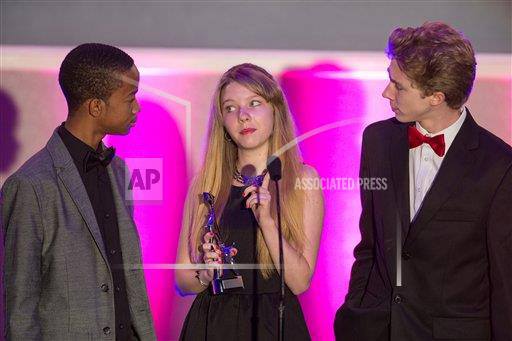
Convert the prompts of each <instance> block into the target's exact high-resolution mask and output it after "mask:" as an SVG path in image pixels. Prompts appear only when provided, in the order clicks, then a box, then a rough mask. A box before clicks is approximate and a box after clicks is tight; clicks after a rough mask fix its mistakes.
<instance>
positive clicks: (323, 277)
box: [281, 64, 366, 340]
mask: <svg viewBox="0 0 512 341" xmlns="http://www.w3.org/2000/svg"><path fill="white" fill-rule="evenodd" d="M332 75H351V72H350V71H347V70H342V69H340V68H338V67H337V66H334V65H329V64H324V65H318V66H315V67H313V68H311V69H300V70H291V71H286V72H284V73H283V75H282V77H281V84H282V87H283V90H284V92H285V93H286V97H287V99H288V103H289V105H290V110H291V111H292V113H293V115H294V117H295V121H296V124H297V130H298V135H301V134H304V133H306V132H308V131H310V130H312V129H315V128H317V127H320V126H322V125H326V124H329V123H334V122H336V121H340V120H345V119H350V118H360V119H361V122H360V123H356V124H351V125H347V126H344V127H339V128H335V129H333V130H329V131H326V132H323V133H321V134H319V135H316V136H312V137H310V138H309V139H307V140H305V141H303V142H302V143H301V144H300V148H301V150H302V153H303V157H304V161H305V162H306V163H307V164H309V165H312V166H314V167H315V168H316V169H317V171H318V173H319V175H320V177H322V178H352V179H356V178H357V177H358V169H359V158H360V139H361V134H362V129H363V123H362V121H363V120H364V116H365V113H366V109H365V98H364V97H365V94H364V91H363V87H362V83H361V81H360V80H358V79H354V78H351V77H332ZM322 76H327V77H322ZM346 187H348V188H345V189H344V188H343V185H342V186H341V188H338V189H333V190H329V189H325V190H324V197H325V223H324V229H323V234H322V239H321V243H320V250H319V255H318V262H317V266H316V271H315V275H314V277H313V280H312V283H311V287H310V288H309V290H308V291H307V292H306V293H304V294H303V295H302V296H301V298H300V300H301V305H302V308H303V310H304V314H305V316H306V320H307V323H308V327H309V331H310V333H311V336H312V338H313V340H334V332H333V323H334V315H335V313H336V310H337V309H338V308H339V306H340V305H341V304H342V302H343V300H344V296H345V293H346V291H347V287H348V280H349V275H350V269H351V266H352V262H353V256H352V250H353V247H354V245H355V244H356V243H357V242H358V241H359V239H360V236H359V230H358V218H359V213H360V203H359V190H358V187H357V186H355V187H354V188H353V189H350V186H346Z"/></svg>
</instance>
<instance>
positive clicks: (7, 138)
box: [0, 89, 19, 340]
mask: <svg viewBox="0 0 512 341" xmlns="http://www.w3.org/2000/svg"><path fill="white" fill-rule="evenodd" d="M17 121H18V109H17V108H16V105H15V104H14V101H13V99H12V98H11V96H10V95H9V94H8V93H7V92H5V91H4V90H2V89H0V174H1V173H4V172H6V171H7V170H8V169H9V168H11V166H12V164H13V163H14V160H16V153H17V151H18V148H19V145H18V142H17V141H16V139H15V137H14V131H15V128H16V124H17ZM4 180H5V179H3V177H2V178H0V186H2V185H3V182H4ZM1 208H2V197H1V195H0V238H1V240H2V242H1V243H0V268H1V270H2V271H0V294H1V296H0V297H1V298H2V299H0V333H1V334H0V340H3V338H4V328H5V326H4V320H5V302H4V299H3V298H4V294H5V292H4V284H3V283H4V271H3V270H4V243H3V240H4V228H3V221H2V216H1Z"/></svg>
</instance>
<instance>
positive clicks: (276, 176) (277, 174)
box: [267, 155, 285, 341]
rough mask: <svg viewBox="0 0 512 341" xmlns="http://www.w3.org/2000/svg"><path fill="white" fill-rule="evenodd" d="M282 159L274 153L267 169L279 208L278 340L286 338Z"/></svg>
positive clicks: (281, 340)
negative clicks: (280, 186) (272, 182)
mask: <svg viewBox="0 0 512 341" xmlns="http://www.w3.org/2000/svg"><path fill="white" fill-rule="evenodd" d="M281 168H282V166H281V160H280V159H279V157H277V156H275V155H272V156H270V157H269V158H268V160H267V169H268V173H269V175H270V179H271V180H273V181H274V183H275V185H276V210H277V233H278V237H279V276H281V292H280V295H279V321H278V325H277V326H278V327H277V328H278V329H277V335H278V340H280V341H283V340H284V291H285V283H284V255H283V250H284V249H283V228H282V227H281V204H280V202H281V200H280V197H279V180H281Z"/></svg>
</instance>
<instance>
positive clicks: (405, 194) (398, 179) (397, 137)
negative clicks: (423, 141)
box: [390, 121, 410, 240]
mask: <svg viewBox="0 0 512 341" xmlns="http://www.w3.org/2000/svg"><path fill="white" fill-rule="evenodd" d="M395 123H396V130H397V131H395V132H394V133H393V135H392V139H391V144H390V155H391V168H392V174H393V184H394V186H393V187H394V190H395V199H396V200H395V201H396V205H397V209H398V215H399V220H400V223H401V228H402V240H404V238H405V235H406V232H407V228H408V226H409V221H410V212H409V211H410V204H409V143H408V137H407V126H408V124H403V123H400V122H398V121H396V122H395ZM391 221H393V222H395V221H396V218H395V215H393V217H392V220H391ZM393 233H394V232H393Z"/></svg>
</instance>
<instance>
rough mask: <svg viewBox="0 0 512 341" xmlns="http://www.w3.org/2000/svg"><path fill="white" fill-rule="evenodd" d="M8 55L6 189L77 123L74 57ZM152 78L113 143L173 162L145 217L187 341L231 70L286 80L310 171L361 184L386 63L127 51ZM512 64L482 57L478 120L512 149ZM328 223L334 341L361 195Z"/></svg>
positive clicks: (327, 307) (1, 168)
mask: <svg viewBox="0 0 512 341" xmlns="http://www.w3.org/2000/svg"><path fill="white" fill-rule="evenodd" d="M2 48H3V51H2V58H3V60H2V66H1V73H2V84H1V87H0V105H1V122H0V133H1V143H2V145H1V148H0V152H1V161H2V162H1V164H0V185H1V184H2V183H3V181H5V178H6V177H7V176H8V175H9V174H11V173H12V172H14V171H15V170H16V169H17V168H18V167H19V166H20V165H21V164H22V163H23V162H24V161H25V160H26V159H27V158H28V157H29V156H30V155H32V154H33V153H35V152H36V151H37V150H39V149H40V148H42V147H43V146H44V144H45V143H46V141H47V139H48V138H49V136H50V134H51V133H52V131H53V129H54V128H55V127H56V126H57V125H59V124H60V123H61V122H62V121H63V120H65V118H66V106H65V101H64V99H63V97H62V95H61V93H60V90H59V87H58V83H57V72H58V67H59V65H60V61H61V60H62V58H63V57H64V56H65V54H66V52H67V51H68V49H66V48H35V47H8V46H3V47H2ZM127 50H128V51H129V53H130V54H131V55H132V56H133V57H134V59H135V61H136V64H137V65H138V67H139V69H140V71H141V81H140V91H139V94H138V98H139V101H140V104H141V108H142V109H141V112H140V114H139V119H138V122H137V125H136V127H134V128H133V129H132V132H131V134H130V135H128V136H125V137H118V136H116V137H110V138H108V139H107V140H106V142H107V144H111V145H113V146H115V147H116V150H117V154H118V155H120V156H122V157H124V158H159V159H161V160H162V167H163V168H162V177H161V181H162V185H163V192H162V193H163V197H162V200H161V201H157V202H154V203H147V202H146V203H140V204H138V205H137V207H136V222H137V226H138V229H139V233H140V235H141V242H142V247H143V254H144V255H143V256H144V262H145V264H146V265H147V266H148V268H147V269H146V270H145V272H146V277H147V285H148V290H149V297H150V302H151V308H152V312H153V317H154V319H155V325H156V328H157V334H158V338H159V340H176V339H177V338H178V336H179V332H180V328H181V325H182V322H183V320H184V317H185V315H186V313H187V311H188V308H189V306H190V304H191V302H192V300H193V297H191V296H190V297H180V296H179V295H178V294H177V293H176V291H175V288H174V277H173V276H174V272H173V270H172V267H173V266H174V262H175V257H176V245H177V241H178V235H179V230H180V222H181V214H182V208H183V202H184V197H185V194H186V190H187V187H188V184H189V182H190V180H191V178H192V177H193V175H194V173H195V172H197V170H198V168H199V166H200V162H201V159H202V153H203V151H204V143H205V133H206V128H207V119H208V109H209V103H210V96H211V94H212V93H213V89H214V87H215V84H216V82H217V80H218V79H219V77H220V75H221V74H222V72H223V71H225V70H227V68H228V67H230V66H232V65H235V64H238V63H241V62H253V63H255V64H258V65H261V66H263V67H265V68H267V69H268V70H269V71H271V72H272V73H273V74H274V75H275V76H276V77H277V78H278V79H279V81H280V83H281V85H282V87H283V90H284V92H285V93H286V96H287V98H288V101H289V105H290V108H291V111H292V113H293V115H294V118H295V121H296V124H297V132H298V135H302V134H306V133H310V132H312V131H314V130H315V129H318V131H319V133H316V134H312V136H311V137H309V138H307V139H305V140H304V141H303V142H301V143H300V145H299V146H300V148H301V150H302V152H303V156H304V160H305V162H306V163H308V164H310V165H312V166H314V167H315V168H316V169H317V170H318V172H319V174H320V176H321V177H323V178H328V179H336V178H349V179H357V175H358V168H359V153H360V143H361V133H362V130H363V129H364V127H365V126H366V125H367V124H368V123H370V122H373V121H376V120H380V119H385V118H388V117H391V116H392V112H391V111H390V110H389V106H388V104H387V101H386V100H384V99H383V98H382V97H381V95H380V94H381V92H382V90H383V89H384V87H385V85H386V83H387V73H386V67H387V63H388V61H387V59H386V57H385V56H384V53H381V52H376V53H367V52H366V53H355V52H350V53H344V52H290V51H268V52H255V51H237V50H154V49H127ZM510 58H511V56H510V55H479V56H477V60H478V72H477V81H476V83H475V87H474V93H473V95H472V97H471V99H470V101H469V104H468V107H469V108H470V109H471V111H472V113H473V114H474V116H475V119H476V120H477V122H479V123H480V124H481V125H483V126H484V127H486V128H488V129H489V130H491V131H492V132H493V133H495V134H496V135H498V136H499V137H501V138H502V139H504V140H505V141H507V142H508V143H511V141H512V133H511V131H512V127H511V122H512V115H511V114H512V109H511V93H512V87H511V70H510V68H511V66H510ZM324 195H325V203H326V215H325V225H324V229H323V234H322V240H321V247H320V250H319V258H318V265H317V268H316V272H315V275H314V278H313V281H312V284H311V287H310V289H309V290H308V291H307V292H306V293H304V294H303V295H301V297H300V301H301V304H302V307H303V310H304V313H305V316H306V319H307V323H308V327H309V330H310V333H311V335H312V338H313V340H333V339H334V334H333V328H332V326H333V320H334V314H335V312H336V310H337V309H338V307H339V306H340V305H341V304H342V302H343V298H344V295H345V293H346V290H347V285H348V278H349V274H350V267H351V265H352V262H353V256H352V249H353V247H354V246H355V244H356V243H357V242H358V241H359V231H358V218H359V213H360V203H359V191H358V188H357V186H354V187H352V186H350V183H345V185H344V186H342V187H338V188H335V189H329V188H327V189H325V190H324Z"/></svg>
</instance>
